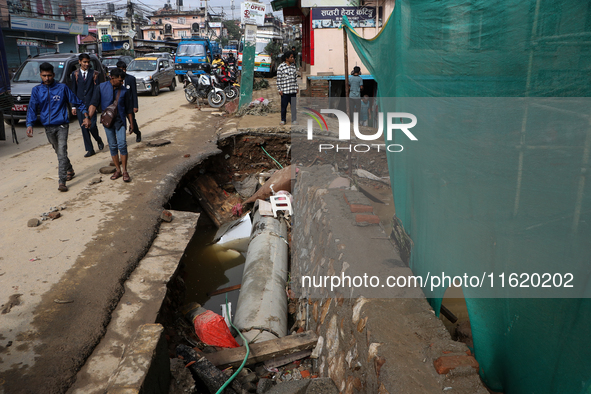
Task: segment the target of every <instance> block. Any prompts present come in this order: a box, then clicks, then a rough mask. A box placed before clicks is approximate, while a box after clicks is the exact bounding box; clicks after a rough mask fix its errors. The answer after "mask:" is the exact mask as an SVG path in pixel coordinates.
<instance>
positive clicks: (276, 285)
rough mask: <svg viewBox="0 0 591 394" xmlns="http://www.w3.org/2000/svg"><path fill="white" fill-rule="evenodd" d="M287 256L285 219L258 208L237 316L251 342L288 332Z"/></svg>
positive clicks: (238, 325) (261, 340)
mask: <svg viewBox="0 0 591 394" xmlns="http://www.w3.org/2000/svg"><path fill="white" fill-rule="evenodd" d="M287 258H288V248H287V226H286V225H285V222H283V221H280V220H277V219H275V218H273V217H268V216H260V214H259V212H258V211H257V212H256V213H255V216H254V225H253V230H252V235H251V237H250V244H249V245H248V252H247V254H246V262H245V263H244V273H243V274H242V287H241V289H240V296H239V297H238V305H237V306H236V314H235V316H234V324H235V325H236V327H237V328H238V329H239V330H240V331H242V333H243V335H244V337H245V338H246V339H247V340H248V342H249V343H250V342H263V341H268V340H271V339H276V338H278V337H283V336H285V335H287V294H286V292H285V285H286V282H287ZM261 328H262V330H261Z"/></svg>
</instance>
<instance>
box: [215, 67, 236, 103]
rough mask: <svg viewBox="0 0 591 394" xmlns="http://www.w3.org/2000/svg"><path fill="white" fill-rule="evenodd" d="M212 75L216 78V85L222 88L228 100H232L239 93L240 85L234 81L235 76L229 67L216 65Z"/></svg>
mask: <svg viewBox="0 0 591 394" xmlns="http://www.w3.org/2000/svg"><path fill="white" fill-rule="evenodd" d="M213 75H214V76H215V78H216V83H217V85H218V86H219V87H220V88H222V89H224V93H225V94H226V98H227V99H228V100H234V99H235V98H236V97H238V96H239V95H240V85H239V84H238V83H237V82H236V76H235V74H234V72H233V71H232V70H231V69H229V68H226V67H224V66H222V67H217V66H216V67H214V72H213Z"/></svg>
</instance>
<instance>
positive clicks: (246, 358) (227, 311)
mask: <svg viewBox="0 0 591 394" xmlns="http://www.w3.org/2000/svg"><path fill="white" fill-rule="evenodd" d="M261 148H262V147H261ZM263 150H265V149H264V148H263ZM267 154H268V153H267ZM273 160H275V159H273ZM226 316H228V320H229V321H230V325H231V326H232V327H234V329H235V330H236V331H238V334H240V338H242V340H243V341H244V346H246V356H244V360H242V364H241V365H240V367H239V368H238V369H237V370H236V372H234V374H233V375H232V376H230V379H228V380H227V381H226V383H224V385H223V386H222V387H220V389H219V390H218V391H217V392H216V393H215V394H220V393H221V392H222V391H224V389H225V388H226V387H228V385H229V384H230V383H232V380H234V378H235V377H236V376H237V375H238V374H239V373H240V371H242V368H244V365H245V364H246V360H248V356H249V355H250V348H249V347H248V341H247V340H246V338H244V335H242V333H241V332H240V330H239V329H237V328H236V326H234V323H232V316H230V309H229V308H228V293H226Z"/></svg>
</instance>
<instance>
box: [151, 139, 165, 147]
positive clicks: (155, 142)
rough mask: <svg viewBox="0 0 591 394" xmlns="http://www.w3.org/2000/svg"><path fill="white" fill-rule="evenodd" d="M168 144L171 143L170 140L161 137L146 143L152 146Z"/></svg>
mask: <svg viewBox="0 0 591 394" xmlns="http://www.w3.org/2000/svg"><path fill="white" fill-rule="evenodd" d="M168 144H170V141H169V140H163V139H159V140H152V141H148V143H147V144H146V145H148V146H151V147H156V146H164V145H168Z"/></svg>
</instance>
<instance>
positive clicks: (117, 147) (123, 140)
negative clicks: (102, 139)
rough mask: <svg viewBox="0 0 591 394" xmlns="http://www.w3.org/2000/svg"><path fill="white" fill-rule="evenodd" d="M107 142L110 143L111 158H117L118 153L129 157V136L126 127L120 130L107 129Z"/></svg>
mask: <svg viewBox="0 0 591 394" xmlns="http://www.w3.org/2000/svg"><path fill="white" fill-rule="evenodd" d="M105 133H106V134H107V141H109V150H110V151H111V156H117V153H118V152H119V153H121V154H122V155H127V136H126V135H125V125H123V126H121V127H120V128H118V129H115V127H113V128H108V127H105Z"/></svg>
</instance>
